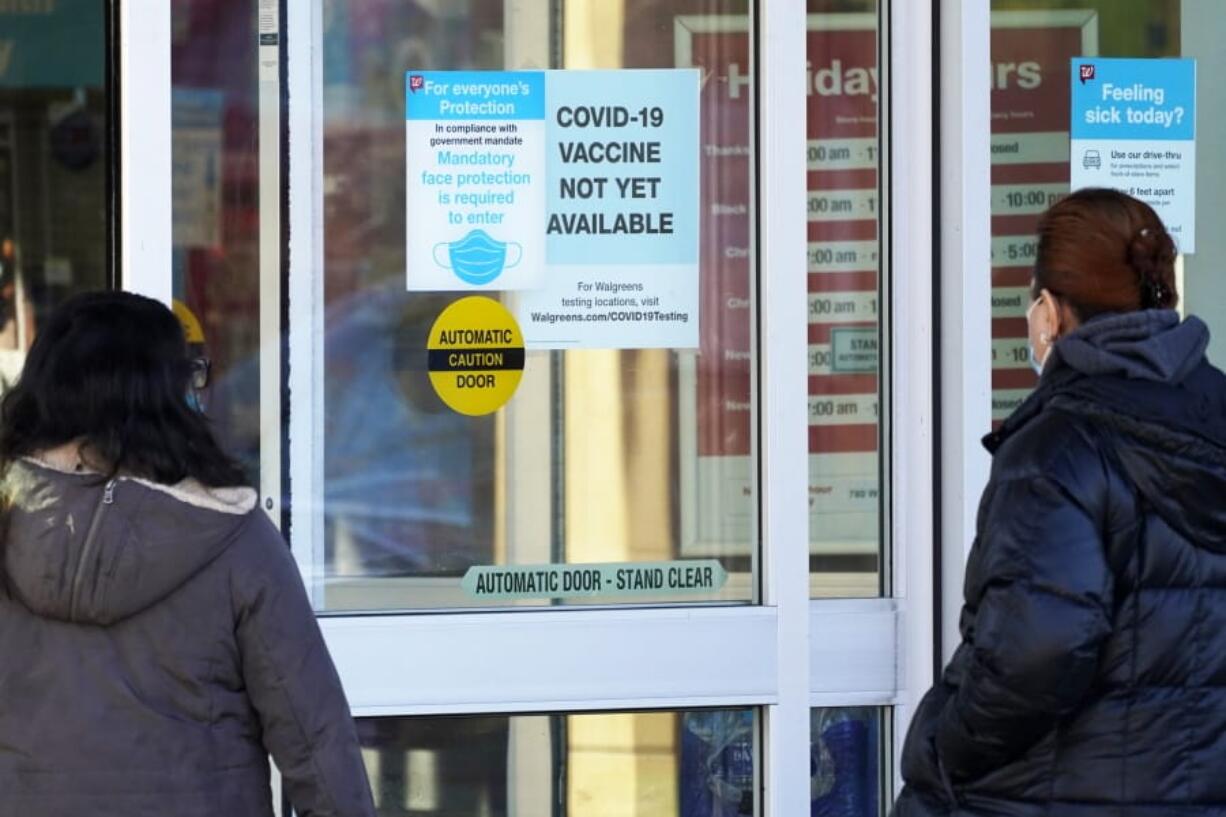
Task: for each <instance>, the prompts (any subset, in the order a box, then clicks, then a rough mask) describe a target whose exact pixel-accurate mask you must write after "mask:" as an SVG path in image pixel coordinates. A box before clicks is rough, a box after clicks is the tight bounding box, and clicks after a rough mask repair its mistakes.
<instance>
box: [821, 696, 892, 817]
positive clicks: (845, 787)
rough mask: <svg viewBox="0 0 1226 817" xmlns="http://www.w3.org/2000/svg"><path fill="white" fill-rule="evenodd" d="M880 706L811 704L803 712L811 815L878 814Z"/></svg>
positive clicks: (881, 801) (862, 816) (870, 816)
mask: <svg viewBox="0 0 1226 817" xmlns="http://www.w3.org/2000/svg"><path fill="white" fill-rule="evenodd" d="M884 715H885V711H884V710H879V709H868V708H843V707H839V708H832V709H814V710H812V712H811V714H810V717H809V729H810V745H811V747H812V748H811V752H810V761H809V762H810V770H811V775H812V779H811V784H810V791H811V795H812V801H811V802H812V806H811V810H810V814H811V816H812V817H878V815H880V814H881V813H882V805H883V804H884V803H886V802H887V801H888V799H889V798H885V797H882V792H883V790H884V787H885V785H886V781H885V778H884V776H883V775H882V773H881V769H882V750H883V747H884V746H886V745H888V742H887V741H885V740H883V729H884Z"/></svg>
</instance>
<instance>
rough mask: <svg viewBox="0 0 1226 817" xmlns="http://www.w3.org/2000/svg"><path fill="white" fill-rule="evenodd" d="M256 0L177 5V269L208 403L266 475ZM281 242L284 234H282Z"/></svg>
mask: <svg viewBox="0 0 1226 817" xmlns="http://www.w3.org/2000/svg"><path fill="white" fill-rule="evenodd" d="M255 12H256V2H255V0H245V1H244V2H235V1H234V0H175V2H174V3H172V4H171V32H172V41H171V160H172V171H171V199H172V221H173V227H172V231H171V236H172V243H173V247H174V251H173V252H174V254H173V258H172V259H170V261H171V269H172V271H173V289H172V291H173V294H174V298H175V304H174V306H175V312H176V314H178V315H179V317H180V320H181V321H182V322H183V324H184V327H185V328H187V329H188V332H187V334H188V342H189V346H190V347H191V353H192V355H193V356H199V357H207V358H208V359H209V360H210V361H211V365H212V372H211V378H210V379H211V384H210V386H209V387H208V388H207V389H205V390H203V391H202V392H201V393H200V402H201V404H202V407H203V408H204V409H205V411H206V413H207V414H208V416H209V418H210V420H212V421H213V423H214V427H215V429H216V431H217V433H218V436H219V437H220V438H221V439H222V441H223V442H224V444H225V445H226V447H227V449H228V450H229V451H230V452H231V453H232V454H233V455H234V456H236V457H238V458H239V459H240V461H242V463H243V464H244V465H245V466H246V467H247V471H248V473H249V474H250V476H251V478H252V479H255V478H256V477H257V476H258V474H259V472H260V403H259V394H260V364H259V344H260V335H259V331H260V265H259V259H260V213H259V199H260V177H259V153H258V150H259V122H258V116H259V102H258V76H257V62H256V57H257V48H258V39H257V37H256V35H255V20H256V18H255ZM272 240H274V241H275V240H279V239H278V238H273V239H272Z"/></svg>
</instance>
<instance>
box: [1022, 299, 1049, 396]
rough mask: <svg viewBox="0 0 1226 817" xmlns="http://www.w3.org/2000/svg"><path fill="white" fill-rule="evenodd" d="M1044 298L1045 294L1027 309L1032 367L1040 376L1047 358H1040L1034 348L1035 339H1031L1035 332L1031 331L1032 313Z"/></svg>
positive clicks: (1027, 328)
mask: <svg viewBox="0 0 1226 817" xmlns="http://www.w3.org/2000/svg"><path fill="white" fill-rule="evenodd" d="M1042 300H1043V296H1041V295H1040V296H1039V297H1038V298H1035V299H1034V303H1032V304H1031V305H1030V308H1029V309H1027V310H1026V330H1027V332H1026V347H1027V348H1028V349H1029V350H1030V368H1032V369H1034V373H1035V374H1037V375H1038V376H1040V377H1042V376H1043V364H1044V363H1045V362H1046V360H1040V359H1039V355H1038V352H1036V351H1035V350H1034V341H1032V340H1031V339H1030V337H1031V335H1033V334H1034V333H1033V332H1031V331H1030V315H1031V313H1033V312H1034V308H1035V307H1036V306H1038V305H1039V303H1041V302H1042Z"/></svg>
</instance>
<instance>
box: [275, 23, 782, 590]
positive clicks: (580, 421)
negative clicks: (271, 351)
mask: <svg viewBox="0 0 1226 817" xmlns="http://www.w3.org/2000/svg"><path fill="white" fill-rule="evenodd" d="M636 9H637V10H636ZM709 25H719V26H722V27H726V28H727V29H728V31H730V32H732V34H733V36H729V37H726V38H724V39H723V40H722V41H721V42H720V43H719V44H718V46H717V51H718V54H719V55H720V56H721V58H722V59H723V60H724V61H725V63H735V65H736V76H735V81H734V82H732V83H731V84H729V83H728V82H726V81H724V79H721V80H720V81H718V82H707V83H705V84H704V85H703V86H702V90H701V91H699V92H698V101H697V105H698V111H697V115H696V116H695V114H694V113H693V112H692V111H691V112H690V113H688V114H684V113H678V112H677V111H670V112H669V113H667V117H672V116H673V115H674V114H676V115H681V116H689V117H691V119H690V123H689V126H690V128H691V132H693V133H694V134H696V135H695V136H694V137H693V143H692V144H690V145H689V146H688V148H687V150H684V151H679V152H678V153H677V154H676V155H672V156H671V158H670V157H669V156H666V157H665V159H664V160H663V161H664V162H672V163H682V164H686V165H687V166H689V167H693V164H691V163H695V162H698V163H700V164H699V169H698V171H697V172H698V174H699V176H698V183H696V184H691V185H690V186H689V187H690V190H689V192H688V194H687V195H688V196H691V197H692V198H691V199H689V201H688V202H687V203H683V205H682V208H679V210H678V212H681V213H688V216H686V217H688V218H689V219H690V222H691V223H692V225H693V227H694V229H695V230H696V232H697V234H698V236H699V237H698V239H697V242H696V243H697V245H698V248H699V249H698V250H696V253H697V272H696V273H694V274H693V276H692V278H686V279H685V280H688V281H689V283H688V284H684V285H683V288H684V286H688V287H690V289H691V294H692V295H693V298H694V302H695V304H696V305H697V310H698V314H697V316H696V317H697V323H698V331H696V332H695V333H694V338H695V348H685V347H682V346H676V345H675V344H666V346H667V347H668V348H604V347H603V346H601V345H600V344H595V346H597V347H600V348H584V349H568V350H557V351H549V350H535V349H532V348H529V350H528V352H527V355H526V360H525V363H524V369H523V377H522V381H521V383H520V384H519V387H518V390H517V392H516V393H515V396H514V398H513V399H511V401H510V402H509V403H508V404H507V406H506V407H504V408H502V409H501V410H499V411H497V412H496V413H493V414H488V415H485V416H476V417H472V416H466V415H463V414H460V413H457V412H456V411H454V410H452V409H451V408H448V406H447V405H445V404H444V403H443V402H442V401H441V400H440V398H439V396H438V395H437V394H436V393H435V391H434V387H433V386H432V383H431V378H430V376H429V374H428V371H427V369H428V364H429V358H428V355H427V350H426V346H427V340H428V337H429V334H430V331H431V328H432V326H433V324H434V322H435V321H436V320H437V319H438V318H439V315H440V313H441V312H442V311H443V310H444V309H445V308H447V307H448V306H449V305H451V304H452V303H454V302H456V301H457V300H459V299H460V297H461V296H463V295H465V294H468V293H464V292H455V291H439V292H433V291H431V292H420V291H414V292H409V291H406V272H407V274H408V275H409V276H410V277H411V276H412V275H414V274H420V269H421V268H420V267H418V268H417V269H418V272H417V273H415V271H414V268H413V267H412V266H411V265H409V261H408V257H407V255H406V232H407V231H406V215H408V216H409V217H411V214H407V213H406V196H407V195H408V190H409V188H408V187H407V186H406V179H405V170H404V169H405V167H406V162H407V161H409V160H410V159H412V160H413V161H417V159H418V158H419V157H410V156H407V155H406V131H405V128H406V125H405V115H406V111H405V108H406V103H405V93H406V92H405V75H404V74H403V73H402V69H420V70H422V71H432V70H458V69H464V70H479V71H485V70H503V69H516V68H524V67H533V68H549V67H555V68H566V69H647V68H650V69H675V68H678V67H690V66H695V65H697V66H700V67H701V64H702V63H701V62H700V61H699V59H698V56H699V51H698V50H697V49H696V48H695V46H694V37H695V32H696V31H699V30H702V29H703V28H704V26H709ZM748 30H749V24H748V16H747V12H746V3H745V2H744V0H669V1H668V2H653V3H650V4H637V5H636V6H634V8H632V4H625V5H623V4H621V3H606V2H597V0H565V2H553V3H539V4H506V3H503V2H501V0H470V2H456V3H446V4H435V5H433V6H421V5H414V4H388V3H385V2H376V0H350V2H339V1H338V2H332V3H327V4H325V11H324V34H323V85H324V88H323V99H324V110H323V136H324V152H323V164H324V168H323V179H322V182H321V183H322V188H323V212H324V225H323V235H324V251H323V258H324V270H323V276H322V278H323V280H322V281H319V280H318V279H316V281H315V282H314V285H315V286H318V287H319V288H320V289H321V291H322V293H323V303H324V309H323V314H322V315H321V316H320V317H319V318H318V320H319V322H320V326H319V330H320V333H321V334H322V350H321V354H322V357H323V365H322V367H321V370H322V375H321V378H322V383H321V384H320V385H321V388H320V389H319V392H320V394H321V395H322V405H317V406H316V407H315V410H316V411H320V412H322V415H321V421H320V422H319V424H318V427H319V428H320V429H321V432H320V433H321V438H322V441H323V453H322V471H321V472H320V471H316V472H314V473H313V476H312V477H311V478H312V479H313V480H314V481H316V482H319V483H322V487H321V488H320V489H318V490H317V491H316V495H318V496H322V507H318V508H316V509H315V510H316V513H317V514H318V516H317V517H316V518H317V519H320V522H319V524H317V526H316V527H317V529H318V531H319V532H318V534H317V535H316V538H317V540H318V541H314V542H312V544H311V545H305V543H304V542H302V540H301V539H296V540H295V547H304V548H305V549H306V550H308V551H309V552H312V553H314V554H316V556H315V558H316V568H315V575H316V578H317V586H316V587H315V588H314V590H315V598H316V601H317V603H318V604H319V605H320V607H321V608H323V609H328V610H347V609H396V608H430V607H479V606H534V605H548V604H558V603H568V604H569V603H623V602H625V603H660V602H683V601H693V602H703V601H708V602H709V601H725V602H748V601H752V600H753V599H754V598H755V597H756V592H757V588H756V581H755V580H754V575H755V574H754V570H753V566H754V563H755V562H756V558H757V552H758V549H757V542H758V534H757V527H758V526H757V509H758V499H757V485H756V472H757V468H756V465H755V453H754V450H753V439H754V437H755V432H754V429H755V428H756V425H755V414H754V413H755V411H756V408H755V400H756V394H755V390H754V388H753V379H752V372H753V369H754V358H755V354H756V350H755V348H754V345H753V338H754V335H755V333H754V331H752V326H753V322H754V320H755V313H754V304H755V301H756V294H755V291H756V287H755V279H754V275H755V273H754V269H753V264H752V261H751V258H752V257H753V253H752V252H751V251H750V244H751V237H752V225H753V221H752V215H751V214H752V211H753V201H752V195H751V191H752V190H753V185H752V179H751V177H750V172H751V168H752V166H753V162H752V155H751V153H750V147H749V134H750V132H751V122H752V119H751V117H752V112H753V108H752V105H751V104H750V99H751V93H752V91H751V82H750V79H751V78H752V76H753V68H752V65H751V62H750V49H749V38H748ZM704 53H705V52H704ZM388 66H396V70H392V69H390V68H388ZM567 76H570V75H569V74H568V75H567ZM661 76H662V77H663V76H664V75H661ZM687 76H692V77H693V82H694V87H697V85H698V82H699V74H698V73H697V72H695V73H694V74H692V75H687ZM575 81H576V82H583V81H585V80H583V79H582V78H576V79H575ZM625 81H627V82H629V81H631V77H630V75H627V78H626V80H625ZM661 81H662V82H663V81H666V80H665V79H661ZM728 100H732V102H728ZM670 121H671V119H666V120H665V122H666V123H667V122H670ZM713 154H719V155H721V157H722V158H723V160H721V161H714V160H712V159H710V158H709V157H710V156H712V155H713ZM606 169H607V168H606ZM673 170H674V169H673V168H672V167H666V168H665V171H664V172H666V173H673ZM609 175H610V177H613V176H616V173H610V174H609ZM550 183H551V184H553V183H556V182H554V181H552V180H551V181H550ZM615 183H616V179H613V180H611V181H609V182H608V184H609V185H613V184H615ZM694 187H698V188H699V189H698V192H697V195H695V191H694V189H693V188H694ZM644 195H645V196H646V197H648V198H650V196H651V195H652V194H651V193H645V194H644ZM699 214H701V215H699ZM595 240H596V239H595V238H594V239H593V241H595ZM632 241H633V242H635V243H634V245H633V246H635V247H644V248H645V247H648V246H650V245H649V244H648V243H647V242H648V241H649V239H647V238H644V237H639V238H637V239H632ZM509 246H510V245H508V247H509ZM579 246H580V249H582V246H581V245H579ZM599 246H606V245H599ZM436 249H437V247H436ZM505 252H506V253H507V255H505V256H503V258H504V260H505V259H509V258H511V257H512V256H513V255H514V253H516V252H519V250H515V249H514V248H511V249H507V250H505ZM551 252H552V250H551ZM591 255H593V256H594V257H591V258H580V259H572V261H570V262H569V263H583V264H596V265H600V264H604V269H605V270H606V273H607V274H605V273H602V275H601V279H602V280H604V279H605V278H607V279H608V280H613V281H619V280H623V279H624V277H625V276H626V275H628V274H631V273H632V272H633V270H631V269H630V267H629V266H628V263H629V262H626V261H624V260H607V259H606V260H602V257H601V256H600V254H597V253H591ZM435 258H436V260H437V258H438V256H437V254H436V255H435ZM507 263H511V264H514V263H518V261H507ZM406 265H409V268H408V269H407V270H406ZM549 274H553V273H552V272H550V273H549ZM486 294H487V295H491V296H493V297H495V298H499V299H500V300H501V301H502V302H504V303H505V304H506V305H507V306H508V307H509V308H510V309H511V310H513V311H518V312H519V322H520V324H521V326H523V325H524V324H525V322H526V321H525V318H526V316H527V315H528V314H529V313H526V312H525V311H524V310H522V309H519V308H518V306H517V303H518V302H519V300H521V299H522V300H525V301H526V300H527V299H528V298H529V297H530V296H531V294H532V293H531V291H529V292H528V293H527V294H526V295H521V296H518V297H515V296H513V295H511V294H508V293H499V292H497V291H487V292H486ZM595 295H596V296H599V293H595ZM583 297H590V296H576V300H577V301H581V300H582V299H583ZM619 297H624V298H629V301H627V303H626V304H623V306H625V307H626V308H627V309H640V308H644V307H645V305H646V303H647V301H646V299H645V301H644V304H638V303H637V302H635V303H630V301H633V299H634V298H635V297H638V296H636V295H635V294H634V293H633V292H625V293H621V296H619ZM619 303H620V301H619ZM567 306H573V307H574V308H575V309H578V310H582V309H584V308H585V307H584V306H583V305H575V304H567ZM567 326H571V324H559V327H562V328H565V327H567ZM659 331H664V330H662V329H661V328H660V327H659V325H656V326H653V325H652V324H650V323H640V324H638V325H636V326H635V327H634V328H633V330H632V333H633V332H637V333H639V334H640V335H642V337H644V338H647V339H650V337H651V336H652V334H653V333H654V332H659ZM622 337H627V335H624V334H623V335H622ZM621 345H622V346H632V345H634V342H628V343H623V344H621ZM646 345H650V343H648V344H646ZM607 346H609V347H616V346H618V344H617V343H612V342H611V343H608V344H607ZM295 467H296V468H298V467H302V468H306V466H305V465H301V466H295ZM303 473H305V471H304V472H303ZM295 485H296V486H302V485H305V483H304V482H302V481H298V480H296V481H295ZM299 490H300V489H299V488H298V487H296V488H295V492H296V496H299V497H302V496H303V495H304V494H300V493H298V491H299ZM304 493H305V492H304ZM307 495H309V494H307ZM299 501H303V500H301V499H300V500H299ZM295 535H296V536H304V535H305V534H304V533H302V532H298V533H296V534H295ZM590 564H598V565H605V566H607V568H606V569H604V570H603V572H600V571H598V573H599V576H598V577H597V578H596V579H595V580H594V583H593V582H592V581H589V579H591V577H592V576H597V574H596V573H593V574H591V576H586V575H584V574H580V573H577V572H571V573H566V574H558V573H552V574H548V575H552V576H555V577H556V581H557V584H556V585H551V584H549V582H548V581H546V582H544V583H543V584H541V583H533V584H525V582H529V581H534V580H532V579H531V576H535V575H538V571H537V570H536V568H538V567H541V568H544V567H545V566H549V565H572V566H573V565H590ZM510 567H519V568H523V569H524V570H522V571H520V572H517V573H515V574H514V577H518V578H514V577H513V578H514V581H516V582H518V584H515V585H511V584H507V585H503V584H497V585H494V584H489V583H485V580H486V579H488V578H489V577H490V576H508V575H511V574H508V573H507V572H506V569H507V568H510ZM474 569H478V570H480V571H482V572H480V573H479V574H478V573H472V572H471V571H473V570H474ZM618 571H623V572H618ZM674 571H678V572H674ZM466 575H468V576H469V579H468V580H467V581H465V576H466ZM540 575H546V574H545V572H541V573H540ZM481 577H485V579H483V578H481ZM525 577H528V578H525ZM568 577H569V578H568ZM687 577H688V578H687ZM499 581H501V580H499ZM508 581H511V580H510V579H508ZM568 582H569V583H570V586H571V587H572V588H573V587H576V586H581V587H584V588H589V590H587V591H584V592H581V593H576V592H569V593H568V592H567V589H566V585H567V583H568ZM495 586H496V588H500V589H501V588H505V587H512V586H513V587H517V588H519V589H526V592H524V593H515V592H512V593H506V592H501V590H499V591H497V592H489V588H490V587H495ZM591 588H597V589H596V590H595V591H594V592H593V591H591ZM555 590H556V592H555Z"/></svg>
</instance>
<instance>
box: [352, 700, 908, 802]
mask: <svg viewBox="0 0 1226 817" xmlns="http://www.w3.org/2000/svg"><path fill="white" fill-rule="evenodd" d="M887 716H888V710H884V709H874V708H829V709H814V710H812V713H811V717H810V726H811V730H812V751H811V753H810V775H811V778H810V792H811V808H810V812H809V813H810V815H811V817H879V815H880V814H881V813H882V808H883V804H885V803H886V802H888V799H889V798H888V797H885V796H883V792H884V791H885V787H886V785H887V781H886V779H885V776H884V774H883V768H884V763H883V754H882V753H883V751H884V747H886V746H887V745H888V741H887V740H885V739H884V729H885V728H886V722H887V721H888V717H887ZM358 732H359V736H360V739H361V742H362V747H363V750H362V753H363V758H364V759H365V761H366V769H367V772H368V773H369V775H370V778H371V785H372V788H373V790H374V792H375V802H376V805H377V806H378V810H379V814H380V815H382V816H383V817H408V816H409V815H412V817H423V816H424V815H426V814H430V815H434V816H435V817H452V816H453V815H454V817H461V816H462V817H470V815H488V816H489V817H539V815H550V814H555V815H559V816H561V815H565V817H605V815H619V816H623V815H624V817H749V816H750V815H756V814H760V813H761V803H760V802H759V797H760V794H759V793H760V791H761V787H762V782H761V773H762V767H761V754H760V748H759V747H760V745H761V744H760V740H759V735H758V718H757V714H756V712H755V710H752V709H702V710H690V711H682V712H624V713H600V714H583V715H514V716H505V715H484V716H477V717H424V718H368V719H360V720H359V722H358Z"/></svg>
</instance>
